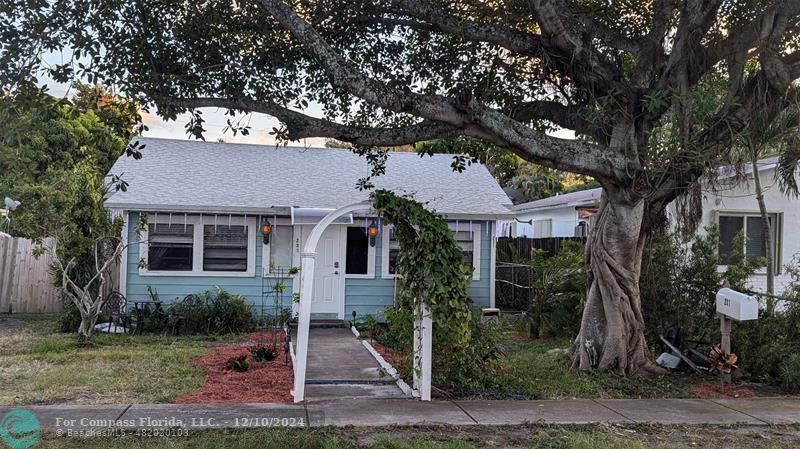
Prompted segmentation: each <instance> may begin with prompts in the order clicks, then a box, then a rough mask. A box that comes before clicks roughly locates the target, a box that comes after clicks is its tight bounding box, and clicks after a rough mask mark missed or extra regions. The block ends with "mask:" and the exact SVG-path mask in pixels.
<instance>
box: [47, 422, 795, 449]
mask: <svg viewBox="0 0 800 449" xmlns="http://www.w3.org/2000/svg"><path fill="white" fill-rule="evenodd" d="M190 432H191V431H190ZM798 437H800V435H798V428H797V427H781V428H776V427H770V428H764V427H762V428H749V429H748V428H726V427H691V426H670V427H661V426H634V425H630V426H622V425H614V426H611V425H608V426H600V425H594V426H569V427H555V426H513V427H477V426H470V427H435V426H434V427H409V428H399V427H393V428H370V429H365V428H347V429H311V430H309V429H292V430H286V429H249V430H206V431H198V432H191V433H190V434H189V436H180V437H178V436H171V437H147V438H143V437H136V436H126V437H121V438H115V439H113V440H111V439H107V438H67V437H58V436H55V435H51V434H48V435H45V436H44V439H43V440H42V441H41V442H40V443H39V444H37V445H36V446H35V447H37V448H38V447H40V448H74V449H94V448H98V449H99V448H108V447H125V448H128V449H150V448H153V449H155V448H164V449H184V448H186V449H189V448H192V449H216V448H230V449H239V448H241V449H250V448H256V447H257V448H260V449H311V448H330V449H340V448H341V449H378V448H381V449H440V448H441V449H445V448H453V449H456V448H458V449H461V448H529V449H645V448H656V449H684V448H687V449H688V448H700V449H703V448H709V449H710V448H721V447H725V448H736V449H789V448H793V447H796V445H795V443H796V441H797V438H798Z"/></svg>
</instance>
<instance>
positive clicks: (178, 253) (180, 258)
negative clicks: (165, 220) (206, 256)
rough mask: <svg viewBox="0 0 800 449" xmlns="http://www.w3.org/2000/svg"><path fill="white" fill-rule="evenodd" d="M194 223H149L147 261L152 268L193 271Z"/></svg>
mask: <svg viewBox="0 0 800 449" xmlns="http://www.w3.org/2000/svg"><path fill="white" fill-rule="evenodd" d="M193 252H194V225H191V224H187V225H183V224H159V223H150V224H149V225H148V249H147V261H148V266H149V268H150V270H155V271H192V265H193V257H192V255H193Z"/></svg>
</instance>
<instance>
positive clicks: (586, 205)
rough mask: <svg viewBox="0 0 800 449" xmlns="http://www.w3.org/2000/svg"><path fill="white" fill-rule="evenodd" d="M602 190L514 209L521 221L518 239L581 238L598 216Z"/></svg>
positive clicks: (533, 202) (517, 225)
mask: <svg viewBox="0 0 800 449" xmlns="http://www.w3.org/2000/svg"><path fill="white" fill-rule="evenodd" d="M600 191H601V189H599V188H597V189H590V190H581V191H578V192H572V193H565V194H562V195H556V196H551V197H549V198H543V199H541V200H536V201H531V202H529V203H522V204H517V205H516V206H514V207H513V208H512V210H513V211H514V213H515V214H516V217H517V221H516V225H515V226H514V227H513V228H514V229H513V231H514V232H513V235H514V236H515V237H535V238H543V237H581V236H585V235H586V232H587V231H588V229H589V224H590V223H589V219H590V218H591V217H592V216H593V215H594V214H595V213H597V205H598V204H599V203H600Z"/></svg>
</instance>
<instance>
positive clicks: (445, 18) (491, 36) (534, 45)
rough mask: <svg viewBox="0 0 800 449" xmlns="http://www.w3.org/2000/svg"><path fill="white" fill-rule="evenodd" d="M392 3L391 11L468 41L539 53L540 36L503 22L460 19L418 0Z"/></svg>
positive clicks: (398, 0)
mask: <svg viewBox="0 0 800 449" xmlns="http://www.w3.org/2000/svg"><path fill="white" fill-rule="evenodd" d="M392 3H393V4H395V5H397V6H398V7H399V8H398V9H394V10H392V12H394V13H398V14H405V15H408V16H410V17H414V18H415V19H418V20H422V21H423V22H427V23H429V24H430V25H431V26H432V27H433V28H434V29H436V30H437V31H441V32H445V33H449V34H452V35H456V36H461V37H463V38H465V39H467V40H470V41H479V42H487V43H490V44H494V45H498V46H500V47H503V48H505V49H507V50H509V51H511V52H514V53H517V54H520V55H527V56H535V57H539V56H541V52H542V45H541V39H540V38H539V36H537V35H535V34H531V33H527V32H525V31H520V30H516V29H513V28H510V27H507V26H502V25H496V24H491V23H480V22H474V21H467V20H462V19H461V18H459V17H456V16H454V15H452V14H450V12H448V11H447V10H445V9H443V8H440V7H438V6H435V5H432V4H430V3H428V2H425V1H421V0H394V1H393V2H392Z"/></svg>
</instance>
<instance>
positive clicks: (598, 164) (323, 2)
mask: <svg viewBox="0 0 800 449" xmlns="http://www.w3.org/2000/svg"><path fill="white" fill-rule="evenodd" d="M0 35H2V36H3V39H4V42H3V44H2V47H0V67H1V68H2V69H0V85H2V86H3V87H4V88H6V89H14V88H16V87H17V86H20V85H23V84H26V83H28V84H29V83H35V82H37V80H36V78H35V76H36V75H37V74H38V73H40V71H39V70H40V69H42V64H41V59H40V55H41V54H42V53H43V52H46V51H56V52H58V51H64V52H65V53H64V54H65V55H66V56H67V57H66V60H65V62H64V63H63V64H56V65H54V66H52V67H48V68H47V72H48V73H49V75H50V76H52V77H54V78H55V79H57V80H61V81H71V80H72V79H74V78H76V77H79V78H80V77H83V78H85V79H87V80H89V81H90V82H94V81H97V80H99V81H101V82H103V83H104V84H107V85H112V86H114V87H115V88H117V89H119V91H120V92H122V93H123V94H125V96H127V97H129V98H136V99H139V100H140V101H141V102H142V103H143V104H146V105H148V106H154V107H156V108H157V110H158V113H159V114H160V115H161V116H162V117H165V118H168V119H174V118H176V117H177V114H179V113H181V112H189V113H191V117H192V118H191V120H190V121H189V123H188V124H187V130H188V131H189V132H190V133H191V134H194V135H196V136H201V135H202V133H203V124H204V121H203V117H202V114H201V112H200V111H199V109H200V108H203V107H218V108H223V109H226V110H229V111H231V113H232V114H234V113H236V112H248V113H264V114H269V115H271V116H274V117H277V118H278V119H279V120H280V121H281V123H282V125H281V126H280V127H279V128H277V129H275V130H274V131H273V132H274V134H275V135H276V136H277V137H278V138H279V139H281V140H299V139H303V138H308V137H330V138H335V139H338V140H340V141H345V142H349V143H351V144H355V145H357V149H358V151H359V152H360V153H361V154H372V155H373V156H372V157H371V159H370V161H372V162H376V163H377V165H378V166H380V162H381V158H380V157H379V156H378V157H376V156H374V154H375V153H374V152H372V151H370V147H386V146H392V145H404V144H410V143H415V142H419V141H426V140H434V139H452V138H456V137H458V136H467V137H470V138H475V139H480V140H481V141H483V142H485V143H487V144H489V145H494V146H496V147H502V148H505V149H508V150H510V151H513V152H514V153H515V154H517V155H518V156H520V157H521V158H523V159H525V160H526V161H530V162H534V163H536V164H539V165H542V166H544V167H547V168H550V169H556V170H564V171H569V172H574V173H578V174H581V175H585V176H590V177H592V178H594V179H596V180H597V181H598V182H599V183H600V184H601V185H602V187H603V195H602V200H601V204H600V208H599V211H598V214H597V225H596V226H594V227H593V228H592V232H591V234H590V236H589V247H588V255H587V262H588V265H587V274H588V278H589V281H590V282H589V285H588V291H587V300H586V309H585V310H586V311H585V313H584V315H583V324H582V326H581V331H580V335H579V336H578V338H577V339H576V342H577V345H576V348H577V351H576V356H577V359H576V366H579V367H580V368H582V369H594V368H599V369H609V368H615V369H617V370H618V371H619V372H621V373H623V374H626V375H633V374H637V373H641V372H646V371H653V370H656V369H657V368H656V367H655V365H654V363H653V358H652V355H651V354H650V352H649V350H648V349H647V347H646V345H645V340H644V333H643V326H644V320H643V318H642V314H641V304H640V299H639V287H638V281H639V275H640V271H641V254H642V249H643V246H644V241H645V239H646V236H647V235H648V233H649V231H650V230H651V228H653V227H654V226H657V225H659V224H661V223H662V218H663V214H664V211H665V208H666V206H667V205H668V204H669V203H670V202H672V201H673V200H675V199H676V198H677V197H679V196H681V195H684V194H686V193H687V192H690V191H692V190H694V189H695V187H696V185H697V182H698V180H699V179H700V177H701V176H704V175H707V174H709V173H713V172H715V171H716V169H717V168H718V167H719V165H720V164H722V163H725V162H726V161H727V160H729V155H730V151H731V147H732V143H733V141H734V140H735V138H736V136H737V135H738V134H739V133H740V132H742V131H743V130H745V129H746V128H747V127H748V126H749V125H750V119H751V117H753V116H754V115H756V114H761V115H764V117H766V118H767V119H770V118H771V117H774V116H775V115H777V114H779V113H780V111H782V110H783V109H785V107H786V105H787V102H788V101H789V99H787V91H788V90H789V87H790V86H791V85H792V84H793V83H796V80H797V79H798V78H799V77H800V50H798V48H800V2H798V1H797V0H727V1H723V0H712V1H701V0H676V1H669V0H654V1H652V2H648V3H642V2H630V1H627V0H610V1H602V2H601V1H597V0H499V1H491V2H489V1H480V0H459V1H444V0H335V1H334V0H253V1H227V0H220V1H207V2H185V1H178V0H142V1H136V2H129V1H123V0H105V1H102V2H97V1H94V0H74V1H61V0H41V1H37V2H34V3H31V2H30V1H27V0H9V1H6V2H5V3H3V5H2V6H0ZM311 103H316V104H318V105H321V107H322V111H323V113H324V117H318V116H313V115H311V114H309V113H308V112H307V107H308V105H309V104H311ZM555 127H561V128H566V129H569V130H572V131H574V132H575V133H576V134H577V135H578V136H579V137H580V138H579V139H562V138H558V137H555V136H552V135H550V134H548V133H547V131H550V130H553V129H554V128H555ZM379 171H380V167H379V168H378V172H379Z"/></svg>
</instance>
